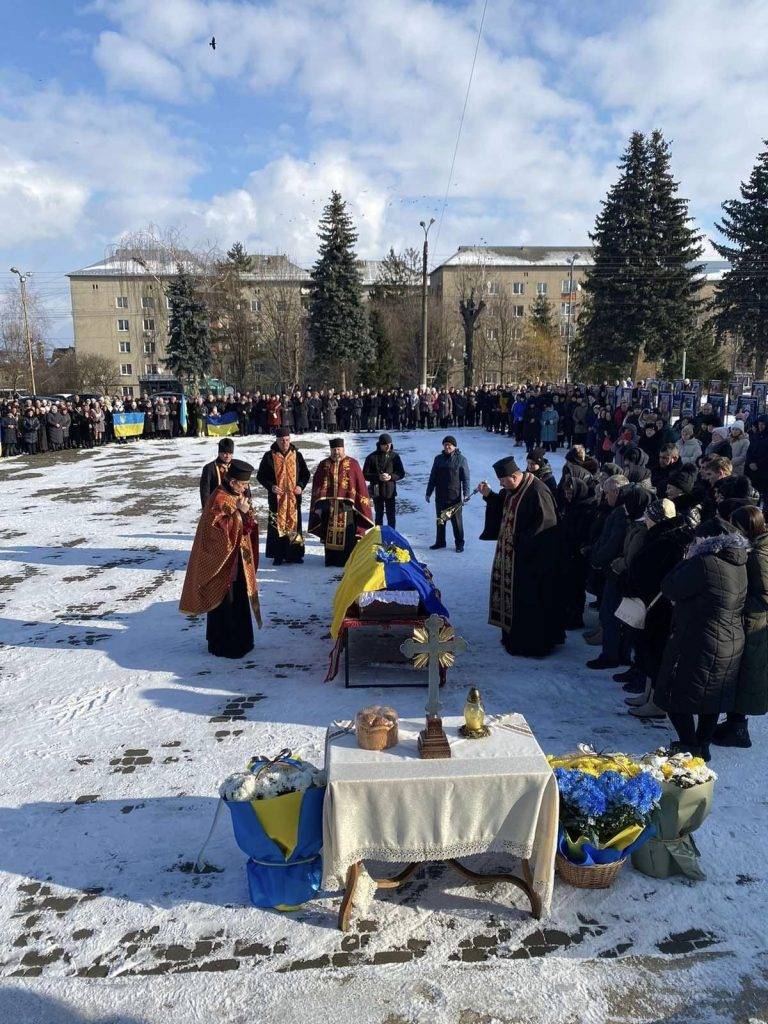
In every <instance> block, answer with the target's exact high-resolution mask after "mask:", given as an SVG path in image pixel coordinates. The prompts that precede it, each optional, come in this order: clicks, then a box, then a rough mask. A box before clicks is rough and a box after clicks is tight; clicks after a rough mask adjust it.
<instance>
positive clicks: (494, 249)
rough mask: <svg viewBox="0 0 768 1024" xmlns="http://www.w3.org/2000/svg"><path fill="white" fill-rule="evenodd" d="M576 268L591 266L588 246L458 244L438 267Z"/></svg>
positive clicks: (590, 250)
mask: <svg viewBox="0 0 768 1024" xmlns="http://www.w3.org/2000/svg"><path fill="white" fill-rule="evenodd" d="M573 256H576V257H577V259H576V260H575V261H574V266H575V267H588V266H591V264H592V248H591V246H589V245H557V246H554V245H460V246H459V248H458V251H457V252H455V253H454V254H453V256H450V257H449V258H448V259H447V260H445V261H444V262H443V263H441V264H440V266H441V267H478V266H485V267H531V266H534V267H567V266H570V260H571V259H572V257H573Z"/></svg>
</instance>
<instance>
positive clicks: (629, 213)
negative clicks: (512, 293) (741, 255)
mask: <svg viewBox="0 0 768 1024" xmlns="http://www.w3.org/2000/svg"><path fill="white" fill-rule="evenodd" d="M619 167H620V170H621V174H620V176H619V180H618V181H617V182H616V184H615V185H614V186H613V187H612V188H611V189H610V191H609V192H608V196H607V198H606V199H605V201H604V202H603V204H602V209H601V211H600V213H599V214H598V217H597V221H596V224H595V231H594V233H593V234H592V235H591V236H590V238H591V240H592V242H593V243H594V266H593V267H591V268H590V269H589V271H588V272H587V275H586V279H585V281H584V285H583V288H584V292H585V301H584V304H583V308H582V313H581V316H580V318H579V323H580V328H581V332H580V337H579V338H578V339H577V342H576V348H577V352H578V356H579V361H580V363H581V364H582V367H583V368H584V369H586V370H591V371H593V372H597V373H601V374H605V373H608V374H611V375H621V374H623V373H626V372H627V371H631V372H632V373H633V374H634V375H636V374H637V367H638V363H639V361H640V359H641V357H642V356H643V355H644V356H645V357H646V358H651V359H659V360H662V359H663V360H666V361H667V362H672V361H674V359H675V356H676V355H679V354H680V353H681V352H682V349H683V347H685V346H686V345H691V344H693V342H694V341H695V338H696V335H697V332H698V331H699V321H700V317H701V301H700V299H699V298H698V293H699V289H700V288H701V271H702V267H701V265H700V264H697V262H696V261H697V260H698V259H699V258H700V257H701V253H702V246H701V235H700V234H699V233H698V232H697V231H696V230H695V229H694V228H693V227H692V225H691V219H690V217H689V216H688V200H687V199H683V198H681V197H680V196H679V195H678V183H677V182H676V181H675V180H674V178H673V176H672V172H671V169H670V151H669V146H668V144H667V143H666V141H665V140H664V137H663V136H662V134H661V132H659V131H654V132H653V133H652V134H651V136H650V138H648V139H646V138H645V136H643V135H642V133H641V132H634V133H633V135H632V137H631V139H630V141H629V145H628V147H627V150H626V152H625V154H624V156H623V158H622V161H621V163H620V165H619Z"/></svg>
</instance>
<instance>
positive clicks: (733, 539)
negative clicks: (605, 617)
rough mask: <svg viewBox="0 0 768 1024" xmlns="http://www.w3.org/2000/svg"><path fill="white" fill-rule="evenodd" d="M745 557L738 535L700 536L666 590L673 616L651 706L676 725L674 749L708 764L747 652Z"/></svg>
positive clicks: (744, 543) (745, 546)
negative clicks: (722, 714) (743, 621)
mask: <svg viewBox="0 0 768 1024" xmlns="http://www.w3.org/2000/svg"><path fill="white" fill-rule="evenodd" d="M748 551H749V543H748V541H747V540H746V538H745V537H743V536H742V535H741V534H739V533H726V534H721V535H720V536H717V537H701V538H699V539H698V540H697V541H695V543H694V544H693V545H692V546H691V548H690V549H689V551H688V554H687V556H686V558H685V560H684V561H683V562H681V563H680V565H678V566H677V568H675V569H673V570H672V572H671V573H669V575H668V576H666V577H665V578H664V580H663V582H662V586H661V590H662V593H663V595H664V596H665V597H666V598H668V599H669V600H670V601H671V602H672V604H673V606H674V616H673V627H672V634H671V635H670V638H669V640H668V641H667V646H666V648H665V650H664V657H663V660H662V665H661V669H660V671H659V678H658V681H657V683H656V687H655V689H654V698H653V699H654V703H655V704H657V705H658V707H660V708H663V709H664V710H665V711H666V712H667V714H668V715H669V720H670V721H671V722H672V725H673V726H674V727H675V730H676V732H677V735H678V737H679V740H678V742H677V743H673V744H672V747H673V749H674V750H675V751H680V750H685V751H689V752H690V753H692V754H698V755H699V756H700V757H703V758H704V760H705V761H708V760H709V744H710V741H711V739H712V735H713V733H714V731H715V726H716V725H717V718H718V715H720V714H721V713H722V712H728V711H733V708H734V702H735V696H736V680H737V677H738V673H739V662H740V661H741V655H742V652H743V650H744V626H743V624H742V614H743V612H744V602H745V601H746V598H747V553H748ZM694 715H697V716H698V724H696V723H695V722H694Z"/></svg>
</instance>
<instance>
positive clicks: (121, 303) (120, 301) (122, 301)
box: [115, 295, 128, 309]
mask: <svg viewBox="0 0 768 1024" xmlns="http://www.w3.org/2000/svg"><path fill="white" fill-rule="evenodd" d="M115 305H116V306H117V308H118V309H128V296H127V295H118V296H117V298H116V299H115Z"/></svg>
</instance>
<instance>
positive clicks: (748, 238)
mask: <svg viewBox="0 0 768 1024" xmlns="http://www.w3.org/2000/svg"><path fill="white" fill-rule="evenodd" d="M764 145H766V146H768V139H766V140H764ZM740 194H741V199H729V200H727V201H726V202H724V203H723V204H722V208H723V218H722V221H721V222H720V223H719V224H717V225H715V226H716V227H717V230H718V231H719V232H720V233H721V234H722V235H724V236H725V238H726V242H722V243H720V244H717V243H715V248H716V249H717V251H718V253H719V254H720V255H721V256H722V257H723V259H725V260H728V262H729V263H730V264H731V268H730V270H728V271H726V273H725V274H724V275H723V280H722V281H721V282H720V283H719V284H718V287H717V290H716V292H715V310H716V313H715V323H716V327H717V331H718V334H719V335H720V336H723V335H725V334H733V335H736V336H737V337H738V338H739V340H740V341H741V345H742V351H743V352H745V353H746V354H748V355H750V356H752V357H753V358H754V360H755V374H756V376H757V377H758V379H760V380H762V379H764V377H765V367H766V359H767V358H768V150H764V151H763V152H762V153H760V155H759V156H758V158H757V163H756V164H755V166H754V167H753V168H752V173H751V174H750V176H749V181H746V182H742V183H741V188H740Z"/></svg>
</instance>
